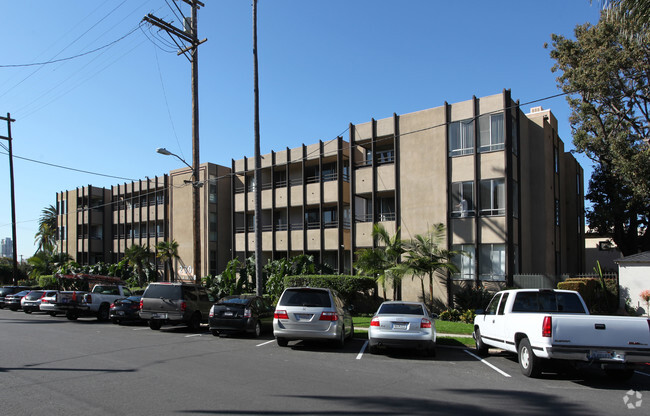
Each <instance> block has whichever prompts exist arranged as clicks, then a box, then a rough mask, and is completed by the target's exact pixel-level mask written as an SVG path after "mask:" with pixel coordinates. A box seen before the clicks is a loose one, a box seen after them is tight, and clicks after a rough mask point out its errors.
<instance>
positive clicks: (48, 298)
mask: <svg viewBox="0 0 650 416" xmlns="http://www.w3.org/2000/svg"><path fill="white" fill-rule="evenodd" d="M58 294H59V291H58V290H48V291H47V293H46V294H45V295H44V296H43V297H42V298H41V304H40V305H39V309H40V310H41V312H45V313H48V314H49V315H50V316H56V314H58V313H60V314H65V310H62V309H60V308H59V307H58V306H57V305H56V302H57V297H58Z"/></svg>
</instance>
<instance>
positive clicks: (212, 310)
mask: <svg viewBox="0 0 650 416" xmlns="http://www.w3.org/2000/svg"><path fill="white" fill-rule="evenodd" d="M213 317H214V306H213V307H211V308H210V318H213Z"/></svg>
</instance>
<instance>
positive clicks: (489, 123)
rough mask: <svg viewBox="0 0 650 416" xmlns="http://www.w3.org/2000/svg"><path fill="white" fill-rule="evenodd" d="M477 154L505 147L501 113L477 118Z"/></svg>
mask: <svg viewBox="0 0 650 416" xmlns="http://www.w3.org/2000/svg"><path fill="white" fill-rule="evenodd" d="M478 126H479V152H492V151H495V150H501V149H503V148H504V146H505V134H504V129H503V113H499V114H489V115H484V116H481V117H479V122H478Z"/></svg>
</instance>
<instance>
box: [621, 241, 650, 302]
mask: <svg viewBox="0 0 650 416" xmlns="http://www.w3.org/2000/svg"><path fill="white" fill-rule="evenodd" d="M615 262H616V263H618V276H619V287H620V300H621V305H625V299H626V298H630V301H631V302H630V303H631V305H632V306H633V307H636V308H640V309H639V310H640V311H643V313H644V314H647V313H648V311H647V310H646V308H647V306H646V304H645V302H644V301H643V300H642V299H641V297H640V296H639V295H640V294H641V291H643V290H646V289H650V251H646V252H643V253H639V254H634V255H631V256H627V257H623V258H622V259H619V260H615Z"/></svg>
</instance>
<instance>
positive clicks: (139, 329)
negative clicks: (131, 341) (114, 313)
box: [133, 328, 149, 331]
mask: <svg viewBox="0 0 650 416" xmlns="http://www.w3.org/2000/svg"><path fill="white" fill-rule="evenodd" d="M147 329H149V328H133V330H134V331H146V330H147Z"/></svg>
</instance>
